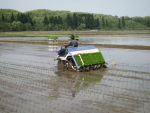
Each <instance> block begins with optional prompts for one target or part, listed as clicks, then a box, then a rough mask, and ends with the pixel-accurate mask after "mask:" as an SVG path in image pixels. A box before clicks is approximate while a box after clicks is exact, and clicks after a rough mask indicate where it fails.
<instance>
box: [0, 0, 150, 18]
mask: <svg viewBox="0 0 150 113" xmlns="http://www.w3.org/2000/svg"><path fill="white" fill-rule="evenodd" d="M0 8H1V9H15V10H18V11H20V12H25V11H30V10H35V9H49V10H68V11H71V12H88V13H97V14H108V15H112V16H115V15H117V16H119V17H121V16H129V17H134V16H141V17H144V16H150V0H0Z"/></svg>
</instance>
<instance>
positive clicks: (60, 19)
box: [58, 16, 63, 25]
mask: <svg viewBox="0 0 150 113" xmlns="http://www.w3.org/2000/svg"><path fill="white" fill-rule="evenodd" d="M58 24H60V25H62V24H63V20H62V18H61V16H58Z"/></svg>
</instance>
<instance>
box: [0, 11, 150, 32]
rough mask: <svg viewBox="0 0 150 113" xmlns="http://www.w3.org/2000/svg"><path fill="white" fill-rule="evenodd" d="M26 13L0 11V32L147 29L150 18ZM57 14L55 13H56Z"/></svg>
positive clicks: (48, 12) (149, 25)
mask: <svg viewBox="0 0 150 113" xmlns="http://www.w3.org/2000/svg"><path fill="white" fill-rule="evenodd" d="M41 11H42V12H43V13H41V12H39V13H38V12H36V11H30V12H26V13H20V12H15V13H14V12H13V11H11V10H10V11H7V12H9V13H5V12H4V11H0V14H1V16H0V17H1V18H0V31H41V30H42V31H54V30H57V31H58V30H93V29H97V30H100V29H104V30H118V29H149V28H150V17H149V16H148V17H144V18H143V17H133V18H130V17H127V16H125V17H124V16H122V17H120V18H119V17H118V16H110V15H98V14H91V13H71V12H65V16H63V15H60V14H57V15H54V14H51V13H52V11H51V12H50V11H47V12H44V11H45V10H41ZM56 13H57V12H56Z"/></svg>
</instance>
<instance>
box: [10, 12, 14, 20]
mask: <svg viewBox="0 0 150 113" xmlns="http://www.w3.org/2000/svg"><path fill="white" fill-rule="evenodd" d="M13 21H15V17H14V14H13V13H11V17H10V22H13Z"/></svg>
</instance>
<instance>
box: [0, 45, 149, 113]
mask: <svg viewBox="0 0 150 113" xmlns="http://www.w3.org/2000/svg"><path fill="white" fill-rule="evenodd" d="M97 48H98V49H99V50H100V51H101V52H102V53H103V56H104V58H105V60H106V62H107V63H108V68H106V69H99V70H94V71H90V72H75V71H73V70H71V69H69V70H66V69H65V68H64V67H63V65H62V64H58V63H57V62H56V61H54V58H55V56H56V55H57V52H55V51H49V47H48V45H36V44H19V43H5V42H3V43H2V42H1V43H0V112H2V113H116V112H118V113H149V112H150V61H149V58H150V51H149V50H132V49H115V48H102V47H100V46H97ZM112 60H115V61H116V65H115V66H112V65H111V61H112Z"/></svg>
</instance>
